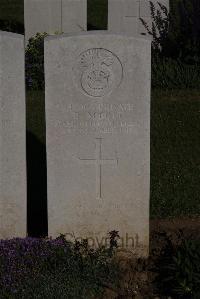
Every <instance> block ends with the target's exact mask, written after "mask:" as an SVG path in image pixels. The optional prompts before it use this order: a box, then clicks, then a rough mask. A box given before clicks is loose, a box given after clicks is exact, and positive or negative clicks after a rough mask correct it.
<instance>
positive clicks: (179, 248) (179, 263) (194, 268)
mask: <svg viewBox="0 0 200 299" xmlns="http://www.w3.org/2000/svg"><path fill="white" fill-rule="evenodd" d="M164 237H165V240H166V245H165V248H164V249H163V253H162V254H161V256H160V258H159V260H158V262H157V266H158V271H159V276H158V277H157V282H158V285H159V290H162V291H163V293H164V294H165V295H166V294H168V295H171V296H176V297H175V298H185V299H190V298H191V299H192V298H193V299H194V298H196V299H197V298H199V297H200V241H199V240H193V239H190V240H189V239H185V238H184V235H183V233H182V232H181V231H180V233H179V235H178V236H177V237H178V242H177V244H178V245H174V244H173V243H172V241H171V239H170V238H169V237H168V236H167V235H166V234H165V235H164Z"/></svg>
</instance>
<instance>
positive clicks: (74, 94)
mask: <svg viewBox="0 0 200 299" xmlns="http://www.w3.org/2000/svg"><path fill="white" fill-rule="evenodd" d="M150 68H151V42H150V40H146V39H142V38H138V39H136V38H133V37H126V36H123V35H117V34H116V35H114V34H113V35H112V34H107V33H106V32H101V31H100V32H92V33H90V34H89V33H88V34H80V35H76V36H65V35H64V36H60V37H48V38H47V39H46V41H45V78H46V79H45V80H46V128H47V132H46V133H47V135H46V136H47V137H46V138H47V139H46V141H47V167H48V174H47V176H48V220H49V223H48V227H49V236H52V237H57V236H58V235H59V234H66V236H67V237H68V238H69V239H70V240H74V239H77V240H79V241H80V240H81V239H82V238H88V240H89V244H91V245H93V246H95V247H97V246H99V245H106V244H107V242H108V239H106V237H107V233H108V232H110V231H113V230H116V231H119V234H120V237H121V239H120V240H119V242H120V244H121V245H120V246H122V248H124V249H125V250H131V251H133V252H134V253H135V254H137V255H144V256H146V255H147V254H148V246H149V177H150V171H149V168H150ZM105 243H106V244H105Z"/></svg>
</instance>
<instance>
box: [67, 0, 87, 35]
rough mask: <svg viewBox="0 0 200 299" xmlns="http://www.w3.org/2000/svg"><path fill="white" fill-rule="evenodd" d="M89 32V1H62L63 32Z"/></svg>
mask: <svg viewBox="0 0 200 299" xmlns="http://www.w3.org/2000/svg"><path fill="white" fill-rule="evenodd" d="M86 30H87V0H64V1H63V0H62V32H64V33H71V32H75V33H76V32H81V31H86Z"/></svg>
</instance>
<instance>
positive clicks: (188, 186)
mask: <svg viewBox="0 0 200 299" xmlns="http://www.w3.org/2000/svg"><path fill="white" fill-rule="evenodd" d="M151 106H152V107H151V217H161V218H165V217H173V216H181V215H197V214H198V215H200V183H199V182H200V146H199V141H200V130H199V125H200V92H199V91H192V90H188V91H186V90H182V91H174V92H169V91H168V92H163V91H153V92H152V105H151ZM27 115H28V116H27V127H28V130H29V131H30V132H32V133H33V134H34V135H35V136H36V137H37V138H38V140H39V141H40V142H41V143H44V142H45V121H44V94H43V93H41V92H35V93H34V92H28V94H27Z"/></svg>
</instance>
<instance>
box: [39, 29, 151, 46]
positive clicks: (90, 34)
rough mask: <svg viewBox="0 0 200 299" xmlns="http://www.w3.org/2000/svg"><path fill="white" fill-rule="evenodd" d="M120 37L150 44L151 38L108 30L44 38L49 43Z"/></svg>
mask: <svg viewBox="0 0 200 299" xmlns="http://www.w3.org/2000/svg"><path fill="white" fill-rule="evenodd" d="M97 35H99V36H101V35H102V36H118V37H119V36H121V37H127V38H133V39H135V40H140V41H146V42H148V43H151V42H152V38H151V37H150V36H143V35H139V34H138V35H131V34H128V33H124V32H114V31H109V30H91V31H82V32H77V33H63V34H60V35H48V36H47V37H45V39H44V40H45V42H48V41H51V40H55V39H56V40H59V39H63V38H67V37H69V38H70V37H78V36H94V37H95V36H97Z"/></svg>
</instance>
